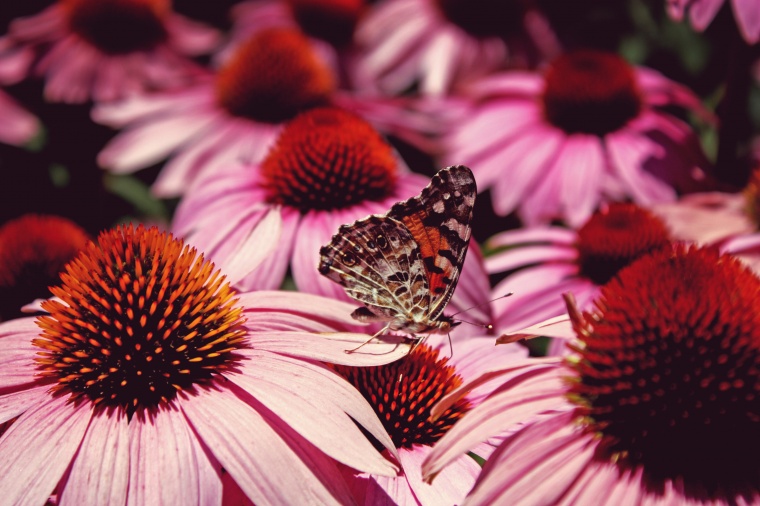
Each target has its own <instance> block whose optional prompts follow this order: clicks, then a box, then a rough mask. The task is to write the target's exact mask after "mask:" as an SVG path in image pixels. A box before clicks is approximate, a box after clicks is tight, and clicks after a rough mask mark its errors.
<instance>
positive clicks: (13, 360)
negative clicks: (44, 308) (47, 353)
mask: <svg viewBox="0 0 760 506" xmlns="http://www.w3.org/2000/svg"><path fill="white" fill-rule="evenodd" d="M34 321H35V318H18V319H15V320H10V321H7V322H3V323H0V390H2V391H5V390H6V389H8V388H11V387H17V386H20V385H26V384H28V383H31V382H32V381H34V375H35V371H36V365H35V363H34V357H35V355H36V353H37V351H38V348H37V347H36V346H34V345H33V344H32V340H33V339H35V338H36V337H37V335H38V334H39V327H37V326H36V325H35V324H34Z"/></svg>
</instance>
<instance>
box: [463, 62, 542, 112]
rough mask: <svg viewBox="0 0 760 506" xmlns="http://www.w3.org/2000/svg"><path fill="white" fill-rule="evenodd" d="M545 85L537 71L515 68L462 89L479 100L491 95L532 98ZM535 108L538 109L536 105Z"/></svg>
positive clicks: (539, 92) (538, 93)
mask: <svg viewBox="0 0 760 506" xmlns="http://www.w3.org/2000/svg"><path fill="white" fill-rule="evenodd" d="M544 86H545V85H544V80H543V78H542V77H541V76H540V75H538V74H536V73H535V72H525V71H520V70H514V71H510V72H502V73H498V74H492V75H490V76H487V77H484V78H482V79H478V80H477V81H475V82H474V83H473V84H469V85H467V86H466V87H464V89H463V90H462V91H463V93H465V94H467V95H468V96H470V97H472V98H473V99H477V100H482V99H484V98H488V97H491V96H498V97H525V98H531V97H538V96H539V95H540V94H541V93H543V90H544ZM534 104H535V103H534ZM533 108H534V109H536V110H538V107H537V106H536V105H533Z"/></svg>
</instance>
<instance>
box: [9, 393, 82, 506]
mask: <svg viewBox="0 0 760 506" xmlns="http://www.w3.org/2000/svg"><path fill="white" fill-rule="evenodd" d="M91 417H92V408H91V406H90V404H89V403H88V402H82V403H80V404H79V405H78V406H76V405H74V404H70V403H69V402H68V397H67V396H59V397H56V398H48V399H46V400H45V401H43V402H41V403H40V404H38V405H36V406H34V407H33V408H31V409H29V410H27V411H26V412H25V413H24V414H23V415H21V417H20V418H19V419H18V420H16V422H14V423H13V425H11V426H10V428H9V429H8V432H6V433H5V435H3V438H2V439H0V490H2V501H3V503H5V504H45V502H46V501H47V500H48V498H49V497H50V494H52V493H53V490H54V489H55V486H56V485H57V484H58V481H59V480H60V479H61V477H62V476H63V473H64V472H65V471H66V469H67V468H68V467H69V464H70V463H71V459H72V458H74V455H75V454H76V452H77V449H78V448H79V445H80V443H81V442H82V438H83V437H84V434H85V431H86V430H87V425H88V423H89V422H90V418H91Z"/></svg>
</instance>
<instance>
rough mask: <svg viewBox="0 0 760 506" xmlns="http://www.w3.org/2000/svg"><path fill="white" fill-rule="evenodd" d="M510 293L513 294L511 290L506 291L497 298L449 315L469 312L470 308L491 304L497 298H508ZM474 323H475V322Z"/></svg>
mask: <svg viewBox="0 0 760 506" xmlns="http://www.w3.org/2000/svg"><path fill="white" fill-rule="evenodd" d="M510 295H513V293H512V292H509V293H505V294H504V295H501V296H499V297H496V298H495V299H491V300H489V301H486V302H482V303H480V304H475V305H474V306H472V307H468V308H467V309H463V310H461V311H457V312H456V313H454V314H450V315H449V317H451V316H456V315H458V314H462V313H466V312H467V311H469V310H470V309H475V308H476V307H480V306H485V305H486V304H490V303H491V302H494V301H496V300H501V299H506V298H507V297H509V296H510ZM459 321H462V322H464V323H470V322H465V321H464V320H459ZM473 325H474V324H473Z"/></svg>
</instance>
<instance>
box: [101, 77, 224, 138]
mask: <svg viewBox="0 0 760 506" xmlns="http://www.w3.org/2000/svg"><path fill="white" fill-rule="evenodd" d="M214 100H215V97H214V92H213V87H212V86H211V85H210V83H202V84H200V85H198V86H194V87H191V88H188V89H186V90H172V91H171V92H166V93H155V94H146V95H135V96H132V97H129V98H127V99H124V100H121V101H119V102H114V103H104V104H98V105H96V106H95V107H94V108H93V109H92V113H91V114H90V115H91V117H92V120H93V121H95V122H96V123H101V124H103V125H107V126H110V127H112V128H122V127H125V126H127V125H129V124H130V123H134V122H137V121H151V120H154V119H157V118H160V117H162V116H167V115H168V116H172V115H177V114H179V115H184V114H185V113H189V112H192V111H197V110H200V109H203V110H210V109H211V108H212V107H213V104H214Z"/></svg>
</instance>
